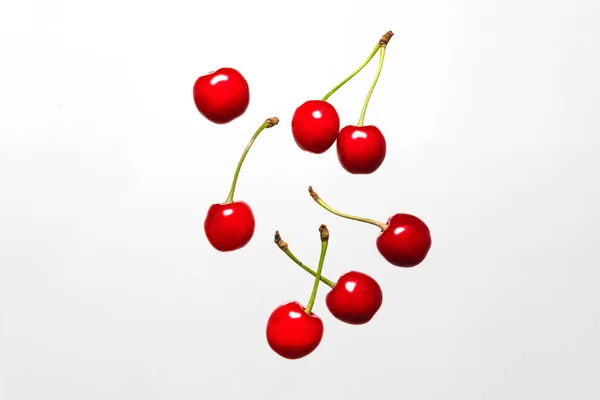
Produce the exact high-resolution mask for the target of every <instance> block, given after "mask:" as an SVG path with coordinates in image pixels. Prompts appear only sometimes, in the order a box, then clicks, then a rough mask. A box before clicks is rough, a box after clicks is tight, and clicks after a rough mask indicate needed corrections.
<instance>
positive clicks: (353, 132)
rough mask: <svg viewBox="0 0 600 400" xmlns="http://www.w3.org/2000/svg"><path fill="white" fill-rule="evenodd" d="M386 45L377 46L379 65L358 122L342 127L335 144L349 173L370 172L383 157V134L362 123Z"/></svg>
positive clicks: (339, 157) (379, 71)
mask: <svg viewBox="0 0 600 400" xmlns="http://www.w3.org/2000/svg"><path fill="white" fill-rule="evenodd" d="M390 33H391V32H390ZM390 37H391V36H390ZM388 41H389V39H388ZM386 47H387V42H385V43H384V44H381V45H380V47H379V66H378V67H377V73H376V74H375V79H374V80H373V83H372V84H371V87H370V89H369V92H368V93H367V97H366V99H365V103H364V104H363V108H362V111H361V113H360V119H359V120H358V124H356V125H349V126H346V127H344V128H343V129H342V130H341V131H340V133H339V135H338V139H337V146H336V147H337V156H338V160H339V162H340V164H341V165H342V167H343V168H344V169H345V170H346V171H348V172H350V173H351V174H372V173H373V172H375V171H376V170H377V169H378V168H379V167H380V166H381V164H383V160H384V159H385V154H386V143H385V138H384V136H383V134H382V133H381V131H380V130H379V129H378V128H377V127H376V126H374V125H368V126H363V125H364V121H365V114H366V112H367V107H368V105H369V100H370V99H371V95H372V94H373V90H374V89H375V86H376V85H377V81H378V80H379V75H380V74H381V69H382V67H383V60H384V57H385V49H386Z"/></svg>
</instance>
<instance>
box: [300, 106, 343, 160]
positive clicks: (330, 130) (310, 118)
mask: <svg viewBox="0 0 600 400" xmlns="http://www.w3.org/2000/svg"><path fill="white" fill-rule="evenodd" d="M339 131H340V117H339V116H338V113H337V111H336V110H335V107H333V106H332V105H331V104H329V103H328V102H326V101H323V100H309V101H307V102H305V103H304V104H302V105H301V106H300V107H298V108H297V109H296V111H295V112H294V116H293V117H292V135H293V136H294V141H295V142H296V144H297V145H298V147H300V148H301V149H302V150H304V151H308V152H310V153H315V154H321V153H324V152H326V151H327V150H329V148H330V147H331V146H332V145H333V143H334V142H335V139H336V138H337V136H338V132H339Z"/></svg>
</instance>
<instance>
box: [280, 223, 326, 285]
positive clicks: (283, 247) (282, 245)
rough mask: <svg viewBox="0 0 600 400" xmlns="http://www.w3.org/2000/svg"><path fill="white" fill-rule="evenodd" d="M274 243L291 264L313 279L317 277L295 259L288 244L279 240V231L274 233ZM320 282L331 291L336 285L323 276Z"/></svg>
mask: <svg viewBox="0 0 600 400" xmlns="http://www.w3.org/2000/svg"><path fill="white" fill-rule="evenodd" d="M275 243H276V244H277V246H279V248H280V249H281V250H282V251H283V252H284V253H285V254H286V255H287V256H288V257H289V258H290V259H291V260H292V261H293V262H295V263H296V264H297V265H298V266H300V267H301V268H302V269H303V270H305V271H306V272H308V273H309V274H311V275H312V276H314V277H315V278H316V277H317V273H316V272H315V271H314V270H313V269H311V268H310V267H308V266H306V265H304V264H303V263H302V262H301V261H300V260H298V258H296V256H295V255H294V253H292V252H291V250H290V249H289V248H288V244H287V243H286V242H284V241H283V239H281V236H280V235H279V231H275ZM321 282H323V283H324V284H326V285H327V286H329V287H330V288H332V289H333V288H334V287H335V285H336V283H335V282H333V281H331V280H329V279H327V278H325V277H324V276H323V275H321Z"/></svg>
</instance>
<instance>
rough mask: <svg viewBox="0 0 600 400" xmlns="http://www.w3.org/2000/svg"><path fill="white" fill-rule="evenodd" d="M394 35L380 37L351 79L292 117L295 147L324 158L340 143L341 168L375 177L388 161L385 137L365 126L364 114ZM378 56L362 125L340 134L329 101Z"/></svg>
mask: <svg viewBox="0 0 600 400" xmlns="http://www.w3.org/2000/svg"><path fill="white" fill-rule="evenodd" d="M392 36H393V33H392V32H391V31H389V32H387V33H386V34H385V35H383V36H382V37H381V39H380V40H379V42H378V43H377V45H376V46H375V48H374V49H373V51H372V52H371V54H370V55H369V57H368V58H367V59H366V61H365V62H364V63H363V64H362V65H361V66H360V67H358V69H356V70H355V71H354V72H353V73H352V74H350V76H348V77H347V78H346V79H344V80H343V81H342V82H341V83H339V84H338V85H337V86H336V87H335V88H333V89H332V90H331V91H330V92H329V93H327V94H326V95H325V97H323V98H322V99H321V100H309V101H306V102H305V103H303V104H302V105H300V106H299V107H298V108H297V109H296V111H295V112H294V115H293V117H292V134H293V137H294V140H295V142H296V144H297V145H298V146H299V147H300V148H301V149H302V150H304V151H307V152H310V153H315V154H322V153H324V152H326V151H327V150H329V148H330V147H331V146H333V143H335V142H336V141H337V144H336V149H337V157H338V160H339V162H340V164H341V166H342V167H343V168H344V169H345V170H346V171H348V172H350V173H352V174H372V173H373V172H375V171H376V170H377V169H378V168H379V167H380V166H381V164H383V161H384V159H385V155H386V141H385V137H384V136H383V134H382V133H381V131H380V130H379V128H377V127H376V126H375V125H367V126H365V125H364V119H365V113H366V111H367V106H368V104H369V100H370V98H371V95H372V94H373V90H374V89H375V86H376V85H377V81H378V79H379V75H380V74H381V69H382V67H383V60H384V56H385V49H386V47H387V44H388V42H389V41H390V39H391V38H392ZM377 52H379V66H378V68H377V73H376V75H375V79H374V80H373V83H372V85H371V87H370V89H369V92H368V94H367V97H366V99H365V102H364V105H363V108H362V112H361V114H360V118H359V121H358V123H357V124H356V125H348V126H345V127H344V128H342V129H341V130H340V117H339V115H338V112H337V110H336V109H335V107H334V106H333V105H332V104H331V103H329V102H328V101H327V100H328V99H329V97H331V95H333V94H334V93H335V92H336V91H337V90H338V89H339V88H341V87H342V86H343V85H345V84H346V83H347V82H348V81H349V80H350V79H352V78H353V77H354V76H355V75H356V74H358V73H359V72H360V71H361V70H362V69H363V68H364V67H365V66H366V65H367V64H368V63H369V62H370V61H371V59H373V57H374V56H375V54H377Z"/></svg>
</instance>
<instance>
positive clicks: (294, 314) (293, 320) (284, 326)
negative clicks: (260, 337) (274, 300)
mask: <svg viewBox="0 0 600 400" xmlns="http://www.w3.org/2000/svg"><path fill="white" fill-rule="evenodd" d="M322 338H323V321H321V318H319V317H318V316H316V315H315V314H314V313H312V312H311V313H310V315H308V314H307V313H306V311H304V307H303V306H302V305H301V304H300V303H298V302H297V301H290V302H287V303H285V304H282V305H280V306H279V307H277V308H276V309H275V311H273V312H272V313H271V316H270V317H269V320H268V321H267V342H268V343H269V346H270V347H271V349H273V351H274V352H275V353H277V354H279V355H280V356H281V357H284V358H287V359H290V360H295V359H298V358H302V357H305V356H307V355H309V354H310V353H312V352H313V351H314V350H315V349H316V348H317V347H318V346H319V343H321V339H322Z"/></svg>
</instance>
